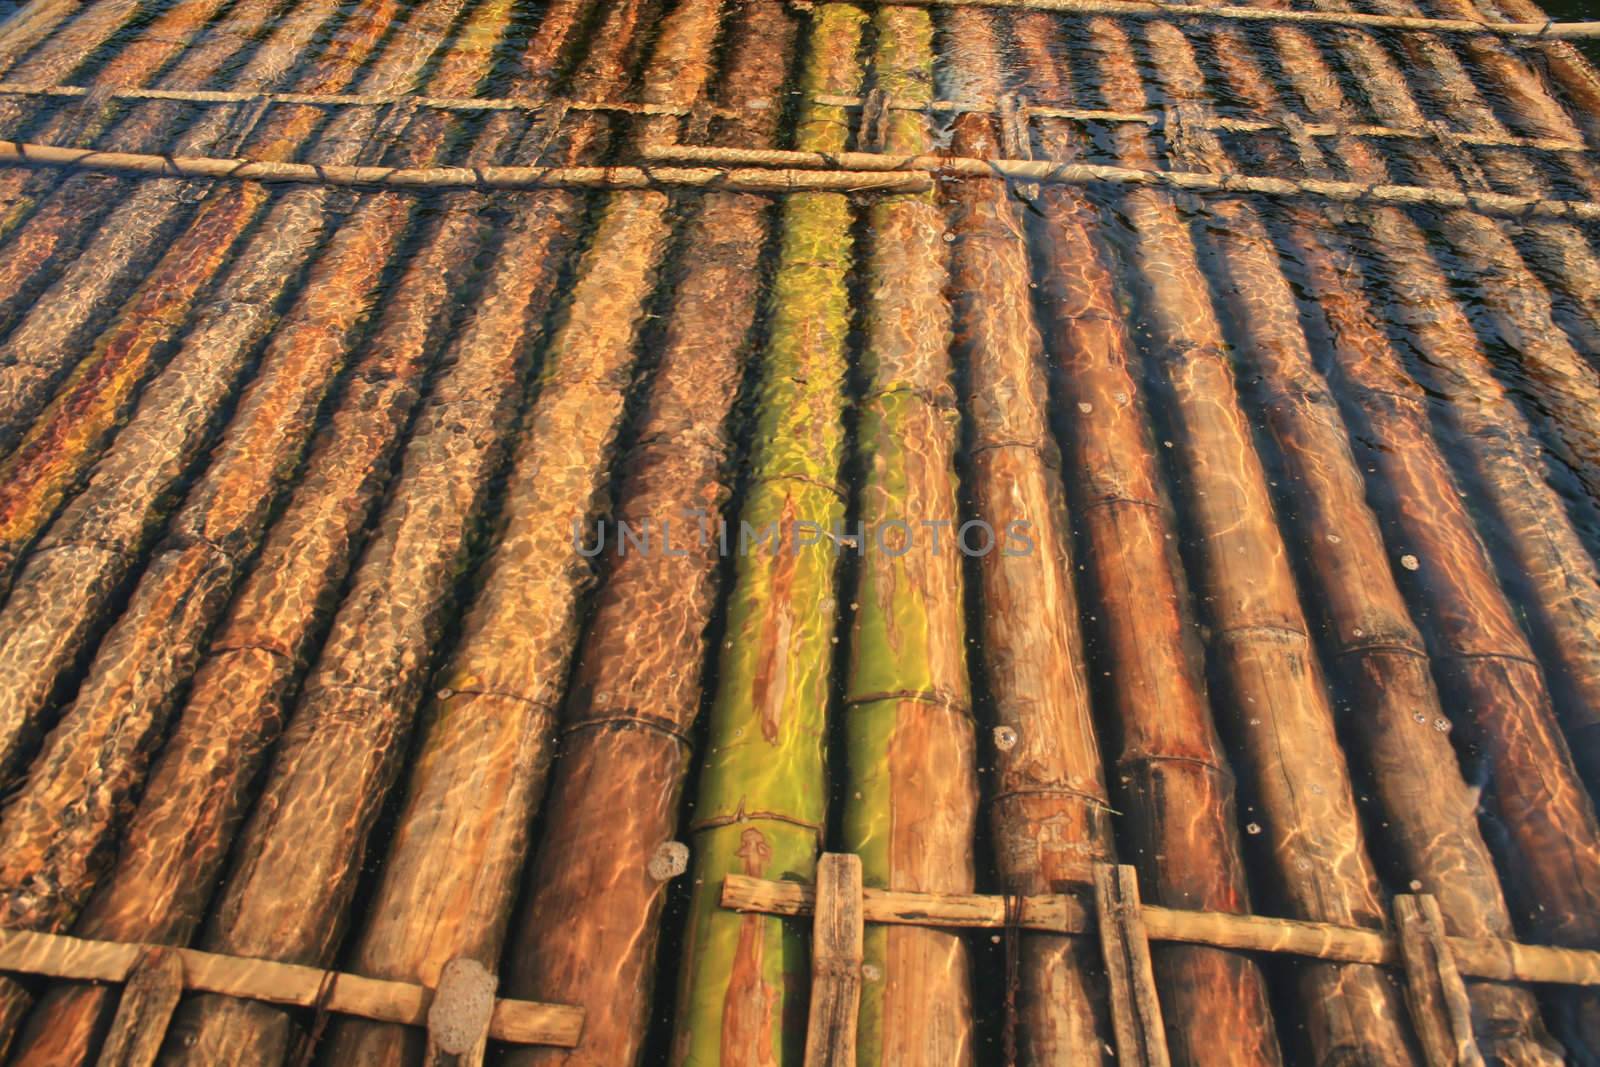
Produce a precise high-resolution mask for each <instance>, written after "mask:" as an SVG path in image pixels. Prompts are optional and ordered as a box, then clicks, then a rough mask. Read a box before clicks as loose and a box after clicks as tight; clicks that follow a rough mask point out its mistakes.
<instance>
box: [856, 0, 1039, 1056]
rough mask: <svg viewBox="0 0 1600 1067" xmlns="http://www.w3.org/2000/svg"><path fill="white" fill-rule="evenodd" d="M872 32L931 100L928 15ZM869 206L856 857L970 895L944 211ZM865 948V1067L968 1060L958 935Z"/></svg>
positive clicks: (890, 937) (905, 145)
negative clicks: (936, 539) (868, 972)
mask: <svg viewBox="0 0 1600 1067" xmlns="http://www.w3.org/2000/svg"><path fill="white" fill-rule="evenodd" d="M874 28H875V30H876V32H877V37H876V42H875V50H874V67H873V69H874V74H875V76H876V84H877V87H878V89H880V90H882V91H883V92H884V93H885V94H887V95H888V96H889V97H890V98H892V99H897V100H902V101H906V102H911V103H921V102H925V101H927V100H929V99H931V98H932V88H933V86H932V80H933V78H932V74H933V53H932V33H933V26H932V20H931V19H930V17H929V15H928V13H927V12H926V11H923V10H919V9H914V8H908V7H885V8H881V9H880V10H879V11H878V13H877V15H876V16H875V17H874ZM885 127H886V129H885V134H884V138H883V147H884V148H885V149H886V150H887V151H890V152H899V153H917V152H923V151H926V150H927V149H928V148H929V145H930V131H929V129H928V125H927V119H926V117H925V116H923V115H919V114H917V113H916V112H912V111H893V112H890V113H889V114H888V116H887V117H886V120H885ZM867 219H868V229H869V232H870V233H871V234H872V240H871V243H870V247H869V250H868V257H867V264H866V277H865V287H866V292H867V304H866V308H865V325H864V332H865V338H864V342H863V345H864V348H863V356H862V362H863V365H864V376H865V379H866V382H865V393H864V395H863V398H862V399H861V401H860V412H861V415H860V421H859V424H858V425H859V431H858V432H859V439H858V444H857V449H858V455H859V456H860V457H861V464H862V468H863V470H864V471H865V472H866V473H865V479H864V482H863V484H862V486H861V490H860V498H859V516H860V521H861V523H862V525H863V535H862V536H863V540H864V541H866V542H867V543H866V552H865V553H864V555H863V557H862V564H861V569H860V573H859V580H858V585H857V591H856V601H857V603H858V604H859V606H858V607H857V608H856V610H855V618H854V622H853V625H852V628H851V633H850V669H849V673H848V675H847V677H846V681H845V709H846V710H845V735H846V746H847V747H846V751H847V763H848V765H849V772H850V775H849V786H848V789H847V792H846V801H845V806H844V822H843V843H844V848H845V850H846V851H850V852H856V853H859V854H860V856H861V863H862V872H863V877H864V879H865V881H866V884H868V885H872V886H879V887H883V888H891V889H916V890H936V891H944V892H968V891H970V890H971V889H972V887H973V884H974V881H975V878H976V871H975V861H974V857H973V850H972V847H973V838H974V835H975V833H976V829H977V814H978V811H977V809H978V783H977V775H976V752H975V748H976V743H975V742H976V739H975V737H974V731H973V720H972V710H971V697H970V694H969V689H968V683H967V673H966V660H965V644H966V642H965V617H964V613H963V604H962V567H961V559H962V556H961V553H960V552H959V551H958V550H957V545H956V536H957V530H958V527H960V525H961V522H960V516H959V514H958V511H957V504H956V477H955V470H954V454H955V447H956V440H957V429H958V416H957V414H956V411H955V406H956V397H955V390H954V388H953V387H952V385H951V381H950V376H951V363H950V353H949V348H950V341H951V334H950V328H951V309H950V306H949V303H948V301H947V300H946V298H945V295H944V287H945V284H946V282H947V280H948V277H947V252H946V250H945V242H944V240H943V238H944V236H945V232H944V220H943V218H942V214H941V212H940V211H939V208H938V204H937V203H936V202H935V200H934V198H933V197H932V196H931V195H907V196H895V197H890V198H886V199H882V200H878V201H877V202H875V203H874V204H873V205H872V206H871V207H870V208H869V210H868V215H867ZM896 524H899V525H898V526H897V525H896ZM940 529H943V530H944V531H946V532H947V533H948V534H950V536H947V537H945V538H944V539H943V541H942V543H941V544H939V545H938V547H934V546H933V544H932V543H931V538H930V535H929V531H930V530H932V531H935V532H936V531H938V530H940ZM996 536H998V534H997V535H996ZM868 538H870V539H871V540H870V541H868V540H867V539H868ZM931 768H938V772H937V773H936V774H930V773H929V770H930V769H931ZM1024 803H1025V802H1024ZM1035 814H1036V813H1035ZM866 958H867V964H866V965H867V966H869V967H872V968H874V970H875V972H876V973H875V975H874V976H869V977H870V979H871V980H869V981H867V982H865V983H864V984H863V987H862V999H861V1032H860V1039H859V1044H858V1049H859V1053H858V1057H857V1062H858V1063H861V1064H864V1065H865V1064H872V1065H876V1064H905V1065H908V1067H909V1065H918V1064H941V1065H949V1064H962V1063H970V1062H972V1057H973V1055H974V1048H973V1034H972V1024H973V1020H972V1003H971V990H970V988H969V979H970V974H969V962H968V958H967V951H966V946H965V944H963V943H962V941H961V939H960V938H958V937H955V936H953V935H951V934H948V933H945V932H942V931H935V930H918V929H911V928H895V929H885V928H879V929H876V930H871V931H868V933H867V939H866Z"/></svg>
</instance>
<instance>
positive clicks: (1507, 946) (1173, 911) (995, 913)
mask: <svg viewBox="0 0 1600 1067" xmlns="http://www.w3.org/2000/svg"><path fill="white" fill-rule="evenodd" d="M1006 899H1007V898H1005V897H1003V896H996V895H986V894H977V893H974V894H959V893H916V892H908V891H900V890H886V889H873V888H867V889H866V890H865V896H864V905H863V907H864V913H865V916H866V921H867V922H869V923H884V924H891V925H913V926H947V927H956V928H963V929H969V928H970V929H994V928H1003V927H1004V926H1006V924H1007V918H1006V914H1007V913H1006ZM721 900H722V906H723V907H724V908H728V909H730V910H732V911H740V912H760V913H763V914H771V915H785V916H800V915H809V914H811V913H812V910H813V908H814V906H815V901H816V890H815V889H814V888H813V887H812V886H810V885H806V884H803V883H799V882H775V881H769V880H767V879H763V878H753V877H750V876H748V875H739V874H733V875H728V876H727V877H726V878H725V879H723V883H722V897H721ZM1140 915H1141V917H1142V919H1143V922H1144V925H1145V928H1146V930H1147V932H1148V935H1149V937H1150V938H1151V940H1154V941H1180V942H1184V943H1187V944H1193V945H1207V946H1210V947H1212V948H1222V949H1234V950H1237V951H1244V952H1283V953H1288V954H1290V955H1296V956H1308V957H1312V958H1315V959H1322V960H1334V961H1339V962H1344V963H1366V964H1375V965H1379V966H1384V967H1399V966H1401V965H1402V964H1403V962H1404V961H1403V959H1402V955H1401V951H1400V942H1399V939H1398V938H1397V937H1396V936H1394V935H1393V934H1391V933H1387V932H1384V931H1381V930H1373V929H1368V928H1365V927H1353V926H1339V925H1337V924H1334V923H1321V922H1308V921H1305V920H1301V919H1281V918H1276V917H1272V916H1265V915H1234V914H1229V913H1226V912H1213V911H1189V910H1184V909H1180V908H1166V907H1161V906H1159V905H1154V904H1143V905H1141V910H1140ZM1016 925H1018V926H1020V927H1022V928H1023V929H1028V930H1038V931H1043V932H1046V933H1057V934H1084V933H1088V932H1090V931H1091V930H1092V929H1093V926H1094V922H1093V910H1092V909H1091V908H1090V907H1089V906H1088V904H1086V903H1085V902H1084V901H1083V900H1080V899H1079V898H1078V897H1077V896H1073V895H1070V894H1061V893H1053V894H1045V895H1039V896H1025V897H1022V898H1021V899H1020V906H1019V907H1018V908H1017V910H1016ZM1445 941H1446V943H1447V944H1448V945H1449V946H1450V948H1451V950H1452V952H1453V953H1454V954H1455V958H1456V963H1457V966H1458V967H1459V968H1460V970H1461V973H1462V974H1463V975H1466V976H1469V977H1473V978H1488V979H1492V980H1495V981H1504V982H1543V983H1551V984H1560V985H1584V986H1592V985H1600V952H1594V951H1587V950H1583V949H1568V948H1556V947H1553V946H1549V945H1527V944H1523V943H1521V942H1517V941H1506V940H1502V939H1499V938H1475V937H1447V938H1446V939H1445Z"/></svg>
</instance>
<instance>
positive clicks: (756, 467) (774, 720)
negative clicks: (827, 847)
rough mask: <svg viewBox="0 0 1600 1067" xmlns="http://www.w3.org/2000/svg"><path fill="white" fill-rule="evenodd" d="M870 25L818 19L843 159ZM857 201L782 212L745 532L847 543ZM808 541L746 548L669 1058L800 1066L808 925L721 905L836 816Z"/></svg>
mask: <svg viewBox="0 0 1600 1067" xmlns="http://www.w3.org/2000/svg"><path fill="white" fill-rule="evenodd" d="M865 22H866V17H865V15H864V14H863V13H862V12H861V10H860V9H859V8H857V7H855V6H853V5H850V4H839V3H830V4H826V5H824V6H821V7H819V8H818V9H817V10H816V11H815V12H814V13H813V15H812V18H811V30H810V38H809V40H808V42H807V44H806V48H807V56H806V61H805V66H804V69H803V71H802V73H801V76H800V84H799V89H800V94H801V100H802V107H801V110H800V113H799V116H798V125H797V128H796V135H795V142H796V144H797V145H798V146H799V147H801V148H805V149H812V150H817V151H831V150H840V149H843V148H844V147H845V146H846V144H847V143H848V139H849V136H850V121H849V116H848V114H847V113H846V112H845V111H844V109H842V108H839V107H837V106H833V105H822V104H818V103H816V102H815V97H816V96H817V95H818V94H822V93H854V92H858V91H859V88H860V81H861V68H860V65H859V62H858V60H857V52H858V50H859V49H860V45H861V38H862V30H863V27H864V25H865ZM851 225H852V213H851V210H850V204H849V200H848V198H846V197H845V196H843V195H839V194H835V193H803V194H798V195H795V196H791V197H789V198H787V199H786V200H785V201H784V203H783V209H782V227H781V238H780V244H779V252H778V264H777V268H776V273H775V275H774V277H773V281H772V285H771V288H770V296H769V300H770V304H769V311H768V315H769V320H768V322H769V324H768V335H767V340H766V345H765V349H764V351H763V354H762V359H763V366H762V376H761V384H760V385H759V387H758V390H757V395H756V404H757V414H756V418H755V431H754V433H755V438H754V442H753V444H752V457H751V460H750V466H749V474H748V480H747V482H746V489H745V493H744V499H743V501H742V502H741V505H740V511H739V524H738V525H739V536H740V538H741V541H742V538H743V535H744V531H745V530H746V529H749V530H751V531H755V532H756V536H761V532H762V531H765V530H766V529H767V528H768V527H769V526H770V525H771V524H773V523H777V524H779V525H780V527H781V526H782V525H784V524H790V523H796V522H799V521H805V522H812V523H816V524H817V526H818V527H820V528H822V529H823V530H825V531H827V533H828V534H832V535H835V536H846V535H844V534H843V532H842V524H843V521H844V514H845V508H844V494H843V491H842V489H841V488H840V486H839V480H840V477H841V466H842V464H843V461H844V454H845V427H844V423H843V419H844V414H845V410H846V403H847V401H846V397H845V382H846V375H847V372H848V350H847V345H848V338H849V332H850V294H849V287H848V277H849V271H850V267H851V262H852V252H853V241H852V235H851ZM815 540H817V541H818V542H819V543H818V544H814V545H810V546H802V545H801V544H800V538H799V537H798V535H797V534H794V533H791V534H789V536H788V537H787V538H784V537H781V536H780V537H779V539H778V541H777V543H776V544H774V545H772V546H771V547H770V549H769V548H768V546H767V545H766V544H765V543H763V542H759V541H758V542H756V543H755V544H753V545H752V546H750V550H749V551H748V552H746V551H745V550H744V547H743V545H742V544H741V548H740V556H739V559H738V561H737V564H736V567H735V572H734V579H733V583H734V584H733V587H732V589H731V590H730V593H729V598H728V607H727V623H726V637H725V639H724V642H723V646H722V650H721V652H720V654H719V657H718V659H719V665H718V669H717V675H716V677H717V686H716V693H715V696H714V698H713V701H712V704H711V709H710V712H709V729H708V731H707V740H706V751H705V755H704V756H703V758H702V760H701V771H700V773H701V779H700V789H699V798H698V801H697V802H696V804H695V807H694V809H693V810H694V816H693V820H692V821H691V823H690V825H689V832H690V834H691V835H692V837H691V848H692V852H693V857H694V867H693V883H692V893H691V897H690V901H689V917H688V930H687V932H686V934H685V937H684V945H683V949H682V952H681V957H682V960H683V963H682V970H681V976H682V985H681V991H680V995H679V1000H678V1010H677V1016H676V1020H675V1021H676V1033H675V1035H674V1038H673V1048H672V1062H673V1063H674V1064H679V1065H696V1067H720V1065H722V1064H724V1063H727V1062H730V1061H736V1059H737V1057H739V1056H752V1055H753V1056H754V1057H756V1058H757V1060H758V1062H759V1061H761V1060H764V1061H765V1062H768V1063H774V1064H789V1065H794V1064H799V1063H800V1062H801V1059H802V1057H803V1055H804V1049H803V1047H802V1044H803V1041H804V1037H805V1022H804V1013H803V1012H802V1011H801V1010H800V1008H801V1005H802V1004H803V1002H804V995H803V990H804V989H805V988H806V981H807V979H808V977H809V975H810V968H809V967H808V966H807V964H806V960H805V948H804V946H805V944H806V943H807V937H808V935H809V931H808V930H807V929H806V927H805V925H804V924H797V923H793V922H784V921H782V920H780V919H776V918H772V917H766V916H759V915H746V916H740V915H735V914H733V913H731V912H728V911H725V910H723V909H722V908H721V906H720V902H719V900H718V891H719V885H720V882H721V880H722V878H723V877H724V876H725V875H727V874H732V873H738V872H743V873H745V874H752V875H757V876H760V877H772V878H793V879H798V880H800V881H807V882H809V881H811V880H812V879H813V878H814V877H815V873H816V863H817V854H818V852H819V851H820V850H821V845H822V834H823V828H824V826H825V822H826V814H827V813H826V805H827V784H826V773H827V771H826V737H827V731H828V709H829V707H830V704H831V703H832V701H831V700H830V685H831V681H832V676H833V669H834V663H835V661H834V655H835V652H834V650H835V647H836V646H835V643H834V642H835V640H836V638H835V629H836V623H837V619H838V617H839V612H838V608H837V604H838V596H839V592H840V591H839V588H838V575H837V569H838V559H837V550H836V548H835V542H833V541H832V539H831V537H830V538H829V540H827V541H823V540H822V539H821V538H820V537H819V538H816V539H815Z"/></svg>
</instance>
